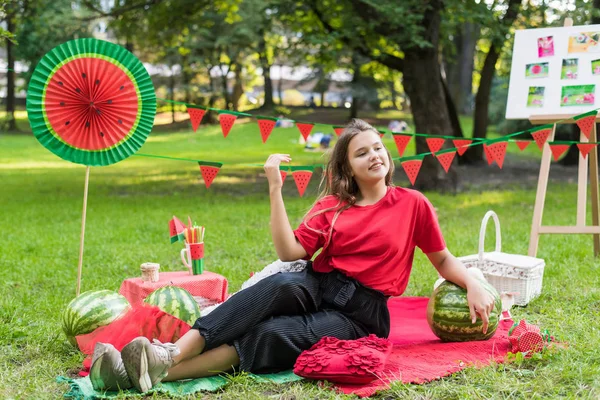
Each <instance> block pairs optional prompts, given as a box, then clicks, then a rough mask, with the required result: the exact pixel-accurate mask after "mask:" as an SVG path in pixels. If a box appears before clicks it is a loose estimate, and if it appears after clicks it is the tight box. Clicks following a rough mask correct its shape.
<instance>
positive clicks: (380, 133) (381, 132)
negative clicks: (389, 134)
mask: <svg viewBox="0 0 600 400" xmlns="http://www.w3.org/2000/svg"><path fill="white" fill-rule="evenodd" d="M377 132H379V137H380V138H381V139H383V135H385V132H384V131H377Z"/></svg>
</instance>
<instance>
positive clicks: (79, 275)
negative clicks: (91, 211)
mask: <svg viewBox="0 0 600 400" xmlns="http://www.w3.org/2000/svg"><path fill="white" fill-rule="evenodd" d="M89 182H90V166H89V165H88V166H87V168H86V169H85V187H84V189H83V214H82V215H81V237H80V239H79V264H78V265H77V290H76V291H75V296H79V292H80V291H81V270H82V265H83V242H84V238H85V215H86V212H87V198H88V186H89Z"/></svg>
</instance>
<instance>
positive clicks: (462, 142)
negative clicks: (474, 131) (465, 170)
mask: <svg viewBox="0 0 600 400" xmlns="http://www.w3.org/2000/svg"><path fill="white" fill-rule="evenodd" d="M471 143H473V141H472V140H470V139H453V140H452V144H454V147H456V152H457V153H458V155H459V156H462V155H463V154H465V152H466V151H467V149H468V148H469V147H468V146H469V145H470V144H471Z"/></svg>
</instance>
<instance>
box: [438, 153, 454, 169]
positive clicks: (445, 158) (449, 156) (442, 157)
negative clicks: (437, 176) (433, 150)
mask: <svg viewBox="0 0 600 400" xmlns="http://www.w3.org/2000/svg"><path fill="white" fill-rule="evenodd" d="M455 155H456V151H449V152H447V153H441V154H438V155H437V159H438V160H439V161H440V164H442V167H443V168H444V171H446V173H447V172H448V170H449V169H450V165H452V160H454V156H455Z"/></svg>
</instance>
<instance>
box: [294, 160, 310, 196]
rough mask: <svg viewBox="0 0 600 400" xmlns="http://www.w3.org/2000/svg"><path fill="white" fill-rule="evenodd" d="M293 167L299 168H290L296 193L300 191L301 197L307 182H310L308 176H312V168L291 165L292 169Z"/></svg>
mask: <svg viewBox="0 0 600 400" xmlns="http://www.w3.org/2000/svg"><path fill="white" fill-rule="evenodd" d="M293 168H300V169H297V170H292V177H293V178H294V182H296V187H297V188H298V193H300V197H302V196H304V192H305V191H306V188H307V187H308V182H310V178H311V177H312V169H307V168H306V167H292V169H293Z"/></svg>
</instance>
